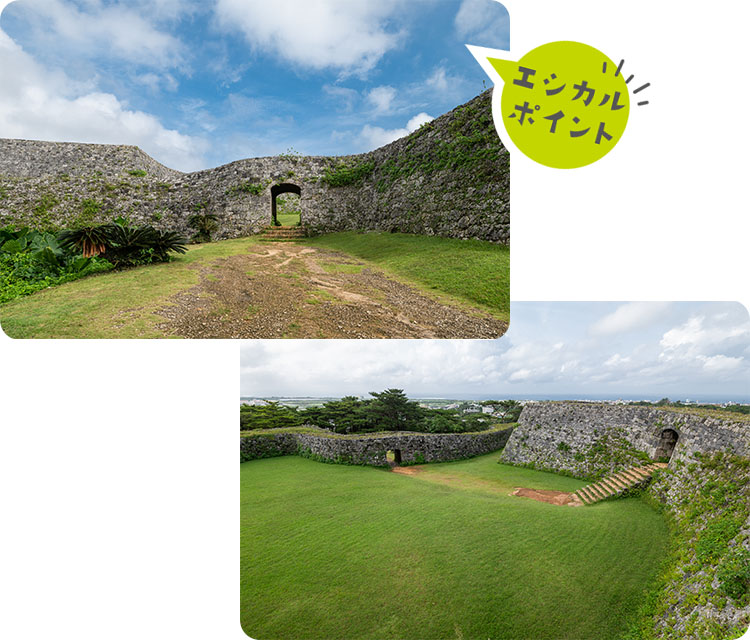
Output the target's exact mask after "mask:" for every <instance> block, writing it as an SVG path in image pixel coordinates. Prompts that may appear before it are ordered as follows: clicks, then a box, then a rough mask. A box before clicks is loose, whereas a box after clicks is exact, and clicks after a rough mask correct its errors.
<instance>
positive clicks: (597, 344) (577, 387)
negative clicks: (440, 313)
mask: <svg viewBox="0 0 750 640" xmlns="http://www.w3.org/2000/svg"><path fill="white" fill-rule="evenodd" d="M511 318H512V322H511V328H510V330H509V331H508V333H507V334H506V335H505V336H504V337H503V338H501V339H499V340H493V341H475V340H363V341H356V340H349V341H336V340H332V341H326V340H299V341H297V340H292V341H285V340H267V341H263V342H261V341H247V342H244V343H243V344H242V352H241V365H240V394H241V395H242V396H260V397H263V396H272V395H275V396H342V395H346V394H354V395H366V394H367V393H368V392H369V391H379V390H382V389H385V388H389V387H397V388H402V389H405V390H406V392H407V393H408V394H409V395H411V396H413V397H418V396H421V397H460V396H462V395H463V396H474V395H476V396H484V397H524V396H544V397H550V398H554V397H569V398H586V397H590V398H598V397H608V398H612V399H617V398H619V397H623V398H627V397H635V398H653V399H657V400H658V399H659V398H663V397H669V398H671V399H673V400H675V399H686V398H692V399H699V400H715V401H722V400H735V401H738V400H739V401H744V402H750V317H749V316H748V313H747V311H746V310H745V308H744V307H743V306H742V305H739V304H736V303H601V302H600V303H582V302H571V303H551V302H545V303H514V304H513V305H512V309H511Z"/></svg>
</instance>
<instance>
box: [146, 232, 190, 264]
mask: <svg viewBox="0 0 750 640" xmlns="http://www.w3.org/2000/svg"><path fill="white" fill-rule="evenodd" d="M186 242H187V241H186V240H185V238H183V237H182V236H181V235H180V234H179V233H177V232H176V231H159V230H158V229H154V234H153V238H152V240H151V247H152V249H153V250H154V255H155V256H156V257H157V258H158V259H159V260H160V261H161V262H166V261H167V260H169V253H170V252H173V253H185V252H186V251H187V247H186V246H185V243H186Z"/></svg>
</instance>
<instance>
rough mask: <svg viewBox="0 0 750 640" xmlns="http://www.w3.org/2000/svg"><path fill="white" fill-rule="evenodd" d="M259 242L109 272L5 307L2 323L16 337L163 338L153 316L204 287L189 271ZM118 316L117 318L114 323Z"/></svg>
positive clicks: (201, 248) (214, 246)
mask: <svg viewBox="0 0 750 640" xmlns="http://www.w3.org/2000/svg"><path fill="white" fill-rule="evenodd" d="M256 242H257V239H256V238H240V239H238V240H225V241H223V242H212V243H209V244H197V245H191V246H190V247H189V248H188V252H187V253H186V254H185V255H181V256H176V257H175V258H174V259H173V260H172V262H169V263H164V264H156V265H148V266H144V267H136V268H135V269H128V270H127V271H118V272H110V273H104V274H100V275H96V276H91V277H89V278H83V279H82V280H76V281H74V282H68V283H66V284H63V285H60V286H59V287H52V288H50V289H45V290H44V291H39V292H37V293H35V294H32V295H31V296H26V297H23V298H16V299H15V300H11V301H10V302H8V303H6V304H3V305H0V324H1V325H2V329H3V331H5V333H6V334H8V335H9V336H10V337H12V338H158V337H162V334H161V333H159V332H158V331H157V330H156V329H155V327H154V325H155V324H156V323H157V322H158V318H156V317H155V316H154V314H153V312H154V311H155V310H156V309H159V308H161V307H162V306H164V305H165V303H166V300H167V299H168V298H169V297H170V296H172V295H174V294H176V293H179V292H180V291H184V290H186V289H189V288H190V287H192V286H194V285H196V284H198V281H199V279H198V273H197V272H196V271H195V270H192V269H189V268H188V267H189V266H190V265H191V264H192V263H194V262H203V263H209V262H212V261H213V260H216V259H218V258H225V257H228V256H232V255H236V254H238V253H242V252H244V251H246V250H247V247H248V246H249V245H251V244H254V243H256ZM113 318H114V320H113Z"/></svg>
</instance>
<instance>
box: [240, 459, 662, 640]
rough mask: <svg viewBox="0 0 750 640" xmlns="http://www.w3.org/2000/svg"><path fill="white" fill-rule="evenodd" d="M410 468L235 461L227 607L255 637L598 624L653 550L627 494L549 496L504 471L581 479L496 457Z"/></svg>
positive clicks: (577, 628) (516, 631) (619, 606)
mask: <svg viewBox="0 0 750 640" xmlns="http://www.w3.org/2000/svg"><path fill="white" fill-rule="evenodd" d="M497 459H498V454H497V453H495V454H490V455H487V456H482V457H479V458H474V459H472V460H466V461H461V462H453V463H442V464H432V465H427V466H426V467H424V469H425V470H424V471H423V472H422V473H420V474H418V475H417V476H414V477H407V476H403V475H400V474H395V473H389V472H387V471H383V470H379V469H373V468H368V467H354V466H343V465H333V464H321V463H317V462H313V461H310V460H306V459H303V458H299V457H283V458H271V459H265V460H256V461H252V462H248V463H245V464H242V465H240V481H241V538H240V567H241V570H240V591H241V597H240V611H241V623H242V626H243V628H244V630H245V631H246V632H247V633H248V634H249V635H250V636H251V637H253V638H256V639H257V640H267V639H271V638H274V639H303V638H321V639H326V640H333V639H336V638H342V639H343V638H346V639H355V638H393V639H399V640H409V639H417V638H419V639H432V638H435V639H441V640H442V639H446V638H456V639H457V640H460V639H463V640H470V639H477V640H479V639H482V640H486V639H488V638H492V639H500V638H505V639H508V640H510V639H513V640H524V639H532V638H533V639H534V640H544V639H550V640H552V639H554V640H565V639H571V640H573V639H575V640H586V639H597V640H611V639H613V638H617V636H618V635H619V634H621V633H622V632H623V631H624V630H625V629H626V628H627V626H628V622H629V620H630V619H631V618H632V617H633V616H634V615H635V613H636V610H637V607H638V605H639V603H640V600H641V597H642V594H643V591H644V589H645V588H646V587H647V586H648V585H649V583H650V581H651V580H652V579H653V578H654V576H655V574H656V572H657V570H658V565H659V563H660V561H661V558H662V557H663V556H664V555H665V553H666V545H667V527H666V524H665V522H664V521H663V519H662V517H661V516H660V515H659V514H658V513H657V512H655V511H654V510H652V509H651V508H650V507H649V506H647V505H646V504H645V503H644V502H642V501H640V500H639V499H637V498H629V499H622V500H616V501H611V502H604V503H600V504H598V505H596V506H593V507H579V508H572V507H557V506H552V505H548V504H544V503H540V502H534V501H532V500H527V499H524V498H517V497H513V496H509V495H508V493H509V492H510V491H511V490H512V489H513V487H515V486H525V487H531V488H539V489H558V490H563V491H570V490H573V489H576V488H578V487H580V486H582V485H583V483H582V482H581V481H578V480H575V479H572V478H568V477H564V476H558V475H554V474H549V473H542V472H538V471H531V470H528V469H520V468H514V467H509V466H505V465H499V464H497Z"/></svg>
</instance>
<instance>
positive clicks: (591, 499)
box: [576, 462, 668, 504]
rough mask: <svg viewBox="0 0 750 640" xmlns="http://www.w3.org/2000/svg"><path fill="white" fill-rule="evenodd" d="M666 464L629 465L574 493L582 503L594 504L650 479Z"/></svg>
mask: <svg viewBox="0 0 750 640" xmlns="http://www.w3.org/2000/svg"><path fill="white" fill-rule="evenodd" d="M666 466H668V465H667V464H666V463H663V462H662V463H658V462H654V463H651V464H647V465H644V466H642V467H630V468H629V469H625V470H623V471H619V472H617V473H613V474H611V475H609V476H607V477H606V478H602V479H601V480H599V481H598V482H594V483H592V484H588V485H586V486H585V487H582V488H581V489H579V490H578V491H576V495H577V496H578V497H579V498H580V499H581V501H582V502H583V503H584V504H594V503H596V502H599V501H600V500H604V499H605V498H609V497H611V496H615V495H619V494H621V493H623V492H624V491H626V490H627V489H630V488H631V487H634V486H636V485H639V484H641V483H642V482H646V481H648V480H650V479H651V476H652V474H653V472H654V471H656V470H658V469H663V468H664V467H666Z"/></svg>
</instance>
